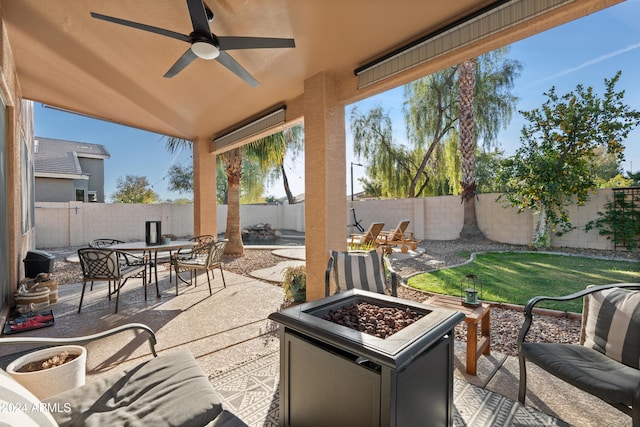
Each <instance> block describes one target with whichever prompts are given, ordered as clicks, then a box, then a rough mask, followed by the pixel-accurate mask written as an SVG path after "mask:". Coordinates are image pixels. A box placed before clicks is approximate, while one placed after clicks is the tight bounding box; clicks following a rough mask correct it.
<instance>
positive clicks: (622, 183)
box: [596, 174, 633, 188]
mask: <svg viewBox="0 0 640 427" xmlns="http://www.w3.org/2000/svg"><path fill="white" fill-rule="evenodd" d="M596 184H597V186H598V188H621V187H631V186H632V185H633V180H631V179H628V178H625V177H624V176H622V175H620V174H618V175H616V176H614V177H613V178H611V179H609V180H607V181H601V180H596Z"/></svg>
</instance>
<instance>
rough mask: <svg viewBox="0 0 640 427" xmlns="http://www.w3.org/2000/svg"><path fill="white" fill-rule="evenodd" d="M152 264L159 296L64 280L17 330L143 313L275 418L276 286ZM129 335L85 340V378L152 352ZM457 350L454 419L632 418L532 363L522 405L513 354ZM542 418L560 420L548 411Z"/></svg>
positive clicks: (68, 330)
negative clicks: (188, 276)
mask: <svg viewBox="0 0 640 427" xmlns="http://www.w3.org/2000/svg"><path fill="white" fill-rule="evenodd" d="M159 274H160V275H161V277H160V291H161V294H162V297H161V298H159V299H157V298H156V297H155V292H149V298H148V300H147V301H145V300H144V292H143V289H142V286H141V280H140V279H134V280H130V281H129V282H128V283H127V284H126V285H125V287H124V288H123V290H122V294H121V295H120V306H119V311H118V313H117V314H114V308H115V299H114V300H112V301H109V300H108V299H107V297H106V288H107V285H106V283H96V285H95V286H94V289H93V291H89V290H88V288H87V292H86V293H85V302H84V303H83V307H82V313H80V314H78V313H77V310H78V302H79V297H80V290H81V288H82V286H81V285H80V284H71V285H61V286H60V287H59V290H58V293H59V299H58V302H57V303H56V304H54V305H53V310H54V313H55V325H54V326H52V327H48V328H43V329H39V330H34V331H28V332H23V333H21V334H20V335H19V336H48V337H70V336H79V335H86V334H91V333H94V332H96V331H100V330H104V329H108V328H111V327H114V326H117V325H121V324H125V323H131V322H139V323H144V324H146V325H148V326H150V327H151V328H152V329H153V330H154V331H155V333H156V336H157V339H158V346H157V350H158V352H159V353H160V354H162V353H165V352H171V351H174V350H177V349H182V348H186V349H188V350H189V351H191V352H192V353H193V354H194V356H195V357H196V360H197V361H198V363H199V364H200V366H201V367H202V369H203V370H204V371H205V373H206V374H207V375H208V376H209V378H210V379H211V381H212V383H213V384H214V387H216V389H217V390H218V391H219V393H220V394H221V397H222V398H223V401H224V402H225V404H226V405H227V406H228V407H229V409H231V410H232V411H233V412H236V413H237V415H239V416H240V417H241V418H243V420H244V421H245V422H247V423H248V424H250V425H252V426H263V425H269V426H270V425H275V424H273V422H274V421H275V420H277V416H278V415H277V414H278V406H277V386H278V381H279V373H278V372H279V354H278V352H279V340H278V325H277V324H275V323H273V322H271V321H270V320H268V319H267V316H268V315H269V314H270V313H272V312H274V311H276V310H278V309H280V308H281V307H282V305H283V292H282V289H281V288H279V287H277V286H274V285H271V284H268V283H266V282H263V281H260V280H256V279H252V278H249V277H246V276H242V275H238V274H234V273H231V272H226V273H225V278H226V282H227V287H226V288H223V287H222V279H221V277H220V275H219V274H216V275H215V280H213V281H212V287H213V292H214V294H213V296H209V290H208V286H207V285H206V277H205V276H204V274H203V275H202V276H201V277H199V280H198V283H199V285H198V287H193V286H186V285H181V286H180V294H179V295H178V296H176V295H175V285H174V284H173V283H169V274H168V270H162V271H160V272H159ZM174 280H175V277H174ZM132 336H133V332H129V333H126V334H122V335H118V336H113V337H109V338H106V339H104V340H101V341H97V342H94V343H91V344H89V345H87V348H88V360H87V369H88V372H87V381H95V380H96V379H98V378H101V377H102V376H104V375H109V374H113V373H118V372H120V371H122V370H125V369H129V368H132V367H133V366H135V365H137V364H139V363H140V362H142V361H145V360H148V359H150V358H151V357H152V356H151V353H150V351H149V347H148V345H147V342H146V341H145V339H144V338H143V337H137V338H136V339H134V340H133V341H132V340H131V338H132ZM29 348H30V347H28V346H7V347H4V348H2V347H0V365H1V366H2V367H3V368H5V367H6V365H7V364H8V363H9V362H10V361H11V360H13V359H14V358H15V357H17V356H16V355H15V354H12V353H17V352H23V351H26V350H28V349H29ZM455 359H456V360H455V365H456V369H455V373H454V377H455V387H454V406H455V408H454V413H455V414H454V417H455V422H454V425H456V426H458V425H465V426H476V425H477V426H480V425H482V426H494V425H495V426H502V425H519V424H518V423H520V422H524V421H525V419H527V417H528V421H529V422H534V424H533V425H540V421H541V420H543V419H544V417H543V415H542V414H540V413H538V412H537V411H536V410H534V409H533V408H535V409H537V410H540V411H542V412H543V413H544V414H548V415H551V416H552V417H556V418H559V419H561V420H563V421H564V422H566V423H569V424H571V425H576V426H594V425H630V424H631V421H630V417H628V416H626V415H624V414H622V413H620V412H619V411H617V410H615V409H613V408H611V407H609V406H608V405H607V404H605V403H602V402H600V401H599V400H598V399H595V398H593V397H591V396H589V395H587V394H584V393H582V392H580V391H578V390H576V389H574V388H573V387H571V386H568V385H566V384H565V383H563V382H561V381H559V380H557V379H555V378H554V377H551V376H549V375H547V374H546V373H544V372H543V371H541V370H539V369H536V367H535V366H533V365H531V364H530V365H529V366H530V367H529V375H530V379H529V392H528V395H527V396H528V400H527V405H528V406H527V407H525V408H523V407H522V406H521V405H519V404H517V403H515V402H514V401H515V400H517V387H518V361H517V359H516V358H515V357H507V356H505V355H502V354H499V353H495V352H494V353H492V354H491V355H489V356H481V357H480V359H479V361H478V375H477V376H471V375H468V374H466V372H465V365H464V363H465V360H466V346H465V343H464V342H456V349H455ZM476 386H477V387H476ZM247 393H249V394H252V396H251V397H252V398H253V399H247V398H246V397H247ZM505 397H506V398H505ZM250 400H253V401H255V402H256V403H255V404H252V405H248V406H247V403H246V402H247V401H250ZM529 405H530V406H529ZM478 408H482V409H483V410H484V412H481V411H478ZM518 417H521V418H518ZM522 417H524V418H522ZM536 417H538V418H536ZM540 417H542V418H540ZM536 420H537V422H536ZM544 425H566V424H564V423H562V422H560V423H557V420H553V419H550V420H548V421H547V422H546V424H544Z"/></svg>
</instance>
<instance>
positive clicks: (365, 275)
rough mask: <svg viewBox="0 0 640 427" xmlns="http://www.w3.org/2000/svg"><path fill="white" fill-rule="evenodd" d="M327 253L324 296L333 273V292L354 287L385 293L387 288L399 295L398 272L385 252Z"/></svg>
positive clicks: (329, 292)
mask: <svg viewBox="0 0 640 427" xmlns="http://www.w3.org/2000/svg"><path fill="white" fill-rule="evenodd" d="M330 255H331V256H330V257H329V261H328V263H327V269H326V271H325V276H324V278H325V295H326V296H329V295H330V294H331V277H332V276H333V279H334V282H335V285H336V287H335V291H336V292H341V291H344V290H348V289H354V288H355V289H362V290H365V291H371V292H378V293H381V294H384V293H385V290H388V291H389V293H391V295H392V296H394V297H395V296H398V275H397V274H396V272H395V271H394V270H393V268H392V267H391V263H390V262H389V259H388V257H387V256H386V254H385V253H384V252H382V254H381V253H380V251H378V250H371V251H348V252H337V251H331V254H330ZM387 274H388V277H387Z"/></svg>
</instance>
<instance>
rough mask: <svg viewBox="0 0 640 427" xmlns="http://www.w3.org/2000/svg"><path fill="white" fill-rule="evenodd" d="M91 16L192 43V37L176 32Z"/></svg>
mask: <svg viewBox="0 0 640 427" xmlns="http://www.w3.org/2000/svg"><path fill="white" fill-rule="evenodd" d="M91 16H92V17H93V18H96V19H102V20H103V21H107V22H113V23H114V24H120V25H124V26H126V27H131V28H136V29H138V30H143V31H148V32H150V33H155V34H160V35H162V36H166V37H171V38H172V39H178V40H182V41H185V42H188V43H191V37H189V36H188V35H186V34H180V33H176V32H175V31H170V30H165V29H164V28H158V27H153V26H151V25H146V24H140V23H139V22H133V21H127V20H126V19H120V18H114V17H113V16H107V15H102V14H100V13H95V12H91Z"/></svg>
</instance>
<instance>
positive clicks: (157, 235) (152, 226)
mask: <svg viewBox="0 0 640 427" xmlns="http://www.w3.org/2000/svg"><path fill="white" fill-rule="evenodd" d="M144 229H145V234H144V235H145V242H146V243H147V246H154V245H160V244H162V222H161V221H147V222H146V223H145V228H144Z"/></svg>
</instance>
